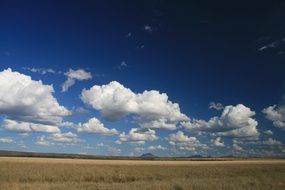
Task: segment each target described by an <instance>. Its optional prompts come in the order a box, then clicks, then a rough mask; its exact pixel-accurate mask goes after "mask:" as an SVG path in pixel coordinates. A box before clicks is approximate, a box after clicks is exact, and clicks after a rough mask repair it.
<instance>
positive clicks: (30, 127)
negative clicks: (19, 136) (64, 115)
mask: <svg viewBox="0 0 285 190" xmlns="http://www.w3.org/2000/svg"><path fill="white" fill-rule="evenodd" d="M3 127H4V129H6V130H9V131H14V132H19V133H30V132H45V133H59V132H60V129H59V128H58V127H56V126H52V125H43V124H38V123H29V122H19V121H15V120H10V119H4V121H3Z"/></svg>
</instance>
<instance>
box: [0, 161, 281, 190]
mask: <svg viewBox="0 0 285 190" xmlns="http://www.w3.org/2000/svg"><path fill="white" fill-rule="evenodd" d="M0 189H5V190H6V189H7V190H9V189H11V190H16V189H27V190H28V189H31V190H38V189H42V190H47V189H52V190H61V189H63V190H74V189H88V190H91V189H92V190H93V189H129V190H137V189H161V190H162V189H176V190H181V189H187V190H188V189H190V190H191V189H217V190H219V189H285V160H237V161H147V160H145V161H143V160H130V161H129V160H83V159H53V158H21V157H17V158H10V157H0Z"/></svg>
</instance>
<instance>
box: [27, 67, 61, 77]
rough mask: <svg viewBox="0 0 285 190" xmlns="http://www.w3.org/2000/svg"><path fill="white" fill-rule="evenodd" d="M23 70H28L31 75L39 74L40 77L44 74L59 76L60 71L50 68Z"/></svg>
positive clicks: (28, 68)
mask: <svg viewBox="0 0 285 190" xmlns="http://www.w3.org/2000/svg"><path fill="white" fill-rule="evenodd" d="M23 69H24V70H28V71H31V72H33V73H39V74H42V75H45V74H48V73H50V74H60V73H61V71H55V70H53V69H51V68H35V67H32V68H30V67H23Z"/></svg>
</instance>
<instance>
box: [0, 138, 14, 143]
mask: <svg viewBox="0 0 285 190" xmlns="http://www.w3.org/2000/svg"><path fill="white" fill-rule="evenodd" d="M0 143H8V144H11V143H15V141H14V140H13V139H12V138H10V137H0Z"/></svg>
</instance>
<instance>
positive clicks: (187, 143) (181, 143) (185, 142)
mask: <svg viewBox="0 0 285 190" xmlns="http://www.w3.org/2000/svg"><path fill="white" fill-rule="evenodd" d="M168 140H169V144H171V145H173V146H177V147H178V148H179V149H180V150H191V151H194V150H195V149H196V148H197V147H200V148H207V146H206V145H205V144H202V143H201V142H200V141H199V140H198V139H197V138H196V137H188V136H187V135H185V134H184V133H183V132H182V131H178V132H177V133H174V134H170V135H169V138H168Z"/></svg>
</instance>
